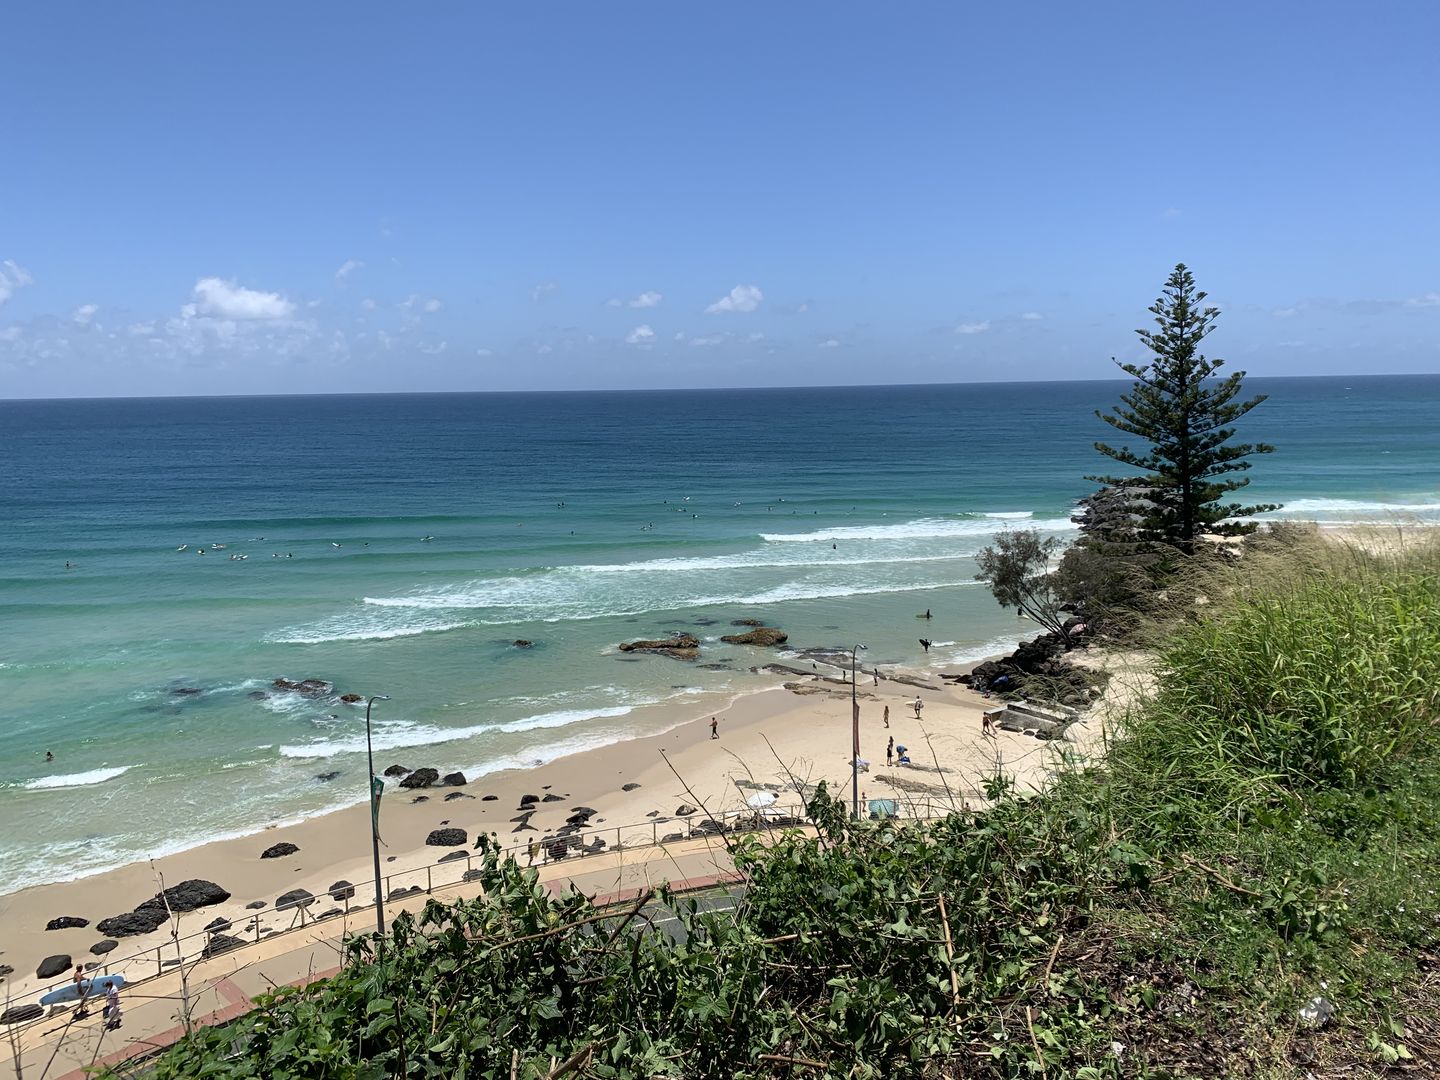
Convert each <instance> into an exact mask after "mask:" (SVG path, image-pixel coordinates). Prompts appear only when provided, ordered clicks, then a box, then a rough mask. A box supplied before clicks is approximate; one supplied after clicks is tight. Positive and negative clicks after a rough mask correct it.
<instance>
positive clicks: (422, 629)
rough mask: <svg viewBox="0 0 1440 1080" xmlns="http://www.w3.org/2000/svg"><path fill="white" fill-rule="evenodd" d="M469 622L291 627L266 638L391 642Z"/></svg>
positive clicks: (302, 641)
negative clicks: (319, 627)
mask: <svg viewBox="0 0 1440 1080" xmlns="http://www.w3.org/2000/svg"><path fill="white" fill-rule="evenodd" d="M471 625H473V624H471V623H468V622H442V623H417V624H411V625H401V626H357V627H354V628H351V629H340V630H335V629H305V628H303V627H292V628H290V629H287V630H277V631H276V632H275V633H273V634H270V635H267V636H266V638H265V640H266V641H268V642H270V643H271V644H272V645H323V644H325V643H326V642H329V641H388V640H390V639H391V638H402V637H414V636H415V635H417V634H439V633H443V632H445V631H446V630H463V629H464V628H465V627H467V626H471Z"/></svg>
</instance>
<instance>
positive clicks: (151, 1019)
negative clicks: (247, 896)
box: [5, 837, 734, 1080]
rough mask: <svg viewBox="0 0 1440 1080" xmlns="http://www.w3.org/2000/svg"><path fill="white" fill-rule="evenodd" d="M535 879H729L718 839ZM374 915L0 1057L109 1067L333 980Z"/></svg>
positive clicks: (193, 969) (170, 983)
mask: <svg viewBox="0 0 1440 1080" xmlns="http://www.w3.org/2000/svg"><path fill="white" fill-rule="evenodd" d="M537 873H538V875H539V880H540V881H541V882H542V883H543V884H544V885H545V886H546V887H547V888H548V889H549V890H551V891H552V892H560V891H563V890H565V889H569V888H575V889H578V890H580V891H581V892H584V893H585V894H586V895H589V896H591V897H593V898H594V899H595V900H596V901H597V902H599V903H605V902H608V901H616V902H622V901H624V900H626V899H629V898H630V897H633V896H635V895H638V894H639V893H640V892H642V891H644V890H646V889H648V888H650V887H652V886H654V885H658V884H660V883H661V882H670V883H671V884H672V885H674V886H676V887H680V888H684V889H687V890H688V889H705V888H712V887H718V886H723V885H725V884H728V883H730V882H732V881H733V880H734V868H733V866H732V865H731V863H730V859H729V856H728V853H727V849H726V847H725V843H724V841H723V840H722V839H720V838H718V837H700V838H696V839H689V840H685V841H681V842H678V843H671V844H666V845H657V846H653V847H646V848H636V849H630V850H621V851H615V852H611V853H605V854H600V855H595V856H591V857H588V858H586V859H583V860H579V862H578V864H571V865H566V864H564V863H553V864H550V865H546V866H542V867H537ZM479 892H480V887H479V884H478V883H466V882H463V881H462V882H459V883H456V884H452V885H444V886H439V887H437V888H436V889H435V891H434V892H433V893H432V894H426V893H416V894H413V895H411V896H409V897H406V898H405V899H403V900H398V901H396V902H394V903H392V904H388V905H387V907H386V914H387V916H390V917H393V916H394V915H397V914H399V913H400V912H402V911H410V912H417V911H420V910H421V909H422V908H424V906H425V904H426V903H427V902H428V901H429V900H430V899H432V898H433V899H437V900H440V901H454V900H460V899H467V898H473V897H475V896H477V895H479ZM373 912H374V908H373V907H371V906H368V905H367V906H356V907H352V908H351V909H350V910H349V912H347V914H346V915H345V916H344V917H343V918H338V917H337V918H334V919H328V920H323V921H319V922H312V923H311V924H310V925H309V926H308V927H306V928H304V929H300V930H294V931H291V932H288V933H285V934H280V935H276V936H275V937H272V938H267V939H265V940H263V941H260V942H259V943H257V944H253V945H248V946H246V947H244V948H240V949H235V950H234V951H232V952H227V953H222V954H221V955H219V956H215V957H212V958H210V959H205V960H199V961H197V962H195V963H191V964H187V965H186V967H185V971H184V974H183V978H182V973H181V971H180V970H179V969H178V968H171V969H169V970H166V971H165V972H164V973H163V974H160V975H154V976H151V977H149V978H143V979H141V980H140V981H138V982H134V983H132V984H131V985H129V986H127V987H126V988H125V990H124V992H123V1000H124V1010H125V1011H124V1017H125V1019H124V1023H123V1025H122V1027H121V1028H120V1029H119V1030H117V1031H107V1030H106V1029H105V1020H104V1019H103V1018H102V1017H101V1015H100V1005H101V1004H102V1003H101V1002H98V1001H97V1002H96V1003H94V1005H93V1006H92V1007H91V1008H90V1010H89V1015H88V1017H87V1018H85V1019H83V1020H78V1021H76V1020H74V1019H72V1015H71V1011H70V1010H68V1009H67V1010H62V1011H58V1012H57V1013H56V1014H55V1015H53V1016H50V1017H47V1018H46V1019H44V1020H41V1021H37V1022H35V1023H32V1024H28V1025H25V1026H24V1027H23V1028H21V1029H19V1030H17V1031H15V1032H14V1033H13V1036H11V1035H7V1036H5V1038H6V1041H7V1046H6V1051H7V1056H10V1057H12V1059H13V1064H14V1066H15V1068H16V1073H17V1076H23V1077H24V1078H25V1080H82V1078H83V1077H85V1076H86V1075H88V1074H87V1073H86V1071H85V1070H86V1069H87V1068H92V1067H94V1066H96V1065H108V1064H117V1063H120V1062H124V1061H128V1060H130V1059H132V1058H136V1057H139V1056H143V1055H146V1054H148V1053H149V1052H151V1051H154V1050H158V1049H160V1048H163V1047H165V1046H168V1045H170V1044H171V1043H173V1042H175V1041H176V1040H177V1039H179V1038H180V1037H181V1036H182V1035H183V1034H184V1030H185V1025H184V1017H185V1015H186V1014H187V1013H188V1015H189V1017H190V1022H191V1024H192V1025H194V1026H200V1025H205V1024H218V1023H226V1022H228V1021H230V1020H233V1019H235V1018H236V1017H238V1016H241V1015H243V1014H244V1013H245V1012H247V1011H248V1010H249V1008H250V1002H251V999H252V998H253V997H254V996H256V995H258V994H261V993H264V992H267V991H270V990H273V989H275V988H276V987H280V986H286V985H292V986H300V985H304V984H305V983H307V982H310V981H313V980H315V979H319V978H325V977H326V976H328V975H330V974H333V973H334V972H335V971H336V970H337V969H338V968H339V966H340V964H341V961H342V957H343V941H344V939H345V937H346V936H347V935H348V934H355V933H362V934H363V933H365V932H366V931H367V930H369V929H371V927H372V920H373Z"/></svg>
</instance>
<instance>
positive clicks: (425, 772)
mask: <svg viewBox="0 0 1440 1080" xmlns="http://www.w3.org/2000/svg"><path fill="white" fill-rule="evenodd" d="M439 779H440V770H439V769H430V768H425V769H416V770H415V771H414V772H412V773H411V774H410V775H409V776H407V777H405V779H404V780H401V781H400V786H401V787H403V788H427V787H429V786H430V785H431V784H433V783H435V781H437V780H439Z"/></svg>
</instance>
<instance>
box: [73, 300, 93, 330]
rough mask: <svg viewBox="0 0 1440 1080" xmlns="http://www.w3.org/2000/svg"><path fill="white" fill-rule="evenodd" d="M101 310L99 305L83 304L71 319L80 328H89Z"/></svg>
mask: <svg viewBox="0 0 1440 1080" xmlns="http://www.w3.org/2000/svg"><path fill="white" fill-rule="evenodd" d="M99 310H100V306H99V305H98V304H81V305H80V306H79V307H77V308H76V309H75V313H74V314H73V315H71V316H70V319H71V321H72V322H75V323H77V324H78V325H80V326H89V325H90V320H91V319H93V318H95V313H96V312H97V311H99Z"/></svg>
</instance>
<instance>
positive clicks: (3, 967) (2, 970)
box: [0, 964, 15, 979]
mask: <svg viewBox="0 0 1440 1080" xmlns="http://www.w3.org/2000/svg"><path fill="white" fill-rule="evenodd" d="M14 974H15V969H14V968H13V967H11V966H10V965H9V964H0V979H3V978H4V977H5V976H6V975H14Z"/></svg>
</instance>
